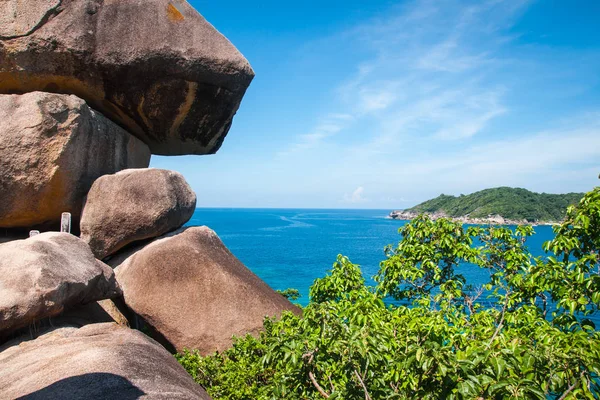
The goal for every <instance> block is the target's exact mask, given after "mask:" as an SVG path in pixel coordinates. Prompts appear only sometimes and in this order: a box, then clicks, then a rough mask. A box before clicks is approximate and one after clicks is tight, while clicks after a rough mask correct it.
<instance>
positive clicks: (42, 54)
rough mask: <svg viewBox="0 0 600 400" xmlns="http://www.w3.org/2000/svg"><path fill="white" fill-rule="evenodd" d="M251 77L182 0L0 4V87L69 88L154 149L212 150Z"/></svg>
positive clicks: (38, 0) (173, 152)
mask: <svg viewBox="0 0 600 400" xmlns="http://www.w3.org/2000/svg"><path fill="white" fill-rule="evenodd" d="M253 77H254V72H253V71H252V68H251V67H250V64H249V63H248V61H247V60H246V59H245V58H244V56H242V54H240V53H239V52H238V50H237V49H236V48H235V47H234V46H233V45H232V44H231V43H230V42H229V41H228V40H227V38H225V37H224V36H223V35H221V34H220V33H219V32H218V31H217V30H216V29H215V28H214V27H213V26H212V25H211V24H210V23H208V22H207V21H206V20H205V19H204V18H203V17H202V16H201V15H200V14H199V13H198V12H197V11H196V10H194V8H193V7H191V6H190V5H189V4H188V3H187V2H186V1H185V0H128V1H117V0H85V1H81V0H62V1H49V0H45V1H41V0H4V1H2V2H0V93H25V92H31V91H34V90H43V91H49V92H56V93H69V94H76V95H77V96H79V97H81V98H83V99H85V100H86V101H87V102H88V103H89V104H90V105H91V106H92V107H94V108H95V109H97V110H99V111H101V112H102V113H103V114H104V115H106V116H107V117H109V118H110V119H112V120H113V121H115V122H117V123H119V124H120V125H121V126H123V127H125V128H126V129H128V130H129V131H130V132H132V133H134V134H135V135H136V136H138V137H139V138H140V139H142V140H143V141H144V142H146V143H147V144H148V145H149V146H150V149H151V150H152V153H154V154H163V155H179V154H206V153H214V152H216V151H217V150H218V149H219V147H220V146H221V143H222V142H223V139H224V138H225V135H226V134H227V132H228V130H229V128H230V126H231V123H232V119H233V116H234V114H235V113H236V111H237V109H238V107H239V105H240V102H241V100H242V97H243V96H244V93H245V91H246V89H247V88H248V86H249V84H250V82H251V81H252V78H253Z"/></svg>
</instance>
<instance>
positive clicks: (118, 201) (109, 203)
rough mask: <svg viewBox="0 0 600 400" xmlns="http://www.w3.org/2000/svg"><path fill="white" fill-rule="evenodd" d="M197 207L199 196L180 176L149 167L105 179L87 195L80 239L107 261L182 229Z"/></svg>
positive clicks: (101, 179) (96, 183)
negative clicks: (122, 251) (126, 248)
mask: <svg viewBox="0 0 600 400" xmlns="http://www.w3.org/2000/svg"><path fill="white" fill-rule="evenodd" d="M195 209H196V195H195V193H194V192H193V191H192V188H190V186H189V185H188V184H187V182H186V181H185V178H184V177H183V176H182V175H181V174H180V173H178V172H174V171H167V170H164V169H154V168H146V169H130V170H125V171H121V172H118V173H116V174H114V175H105V176H103V177H101V178H99V179H98V180H96V182H94V185H93V186H92V188H91V189H90V191H89V193H88V196H87V200H86V203H85V207H84V210H83V213H82V216H81V238H82V239H83V240H84V241H86V242H87V243H88V244H89V245H90V247H91V249H92V251H93V252H94V254H95V255H96V257H98V258H100V259H102V258H104V257H106V256H108V255H110V254H112V253H114V252H116V251H117V250H119V249H120V248H122V247H124V246H126V245H128V244H129V243H132V242H135V241H138V240H144V239H151V238H155V237H157V236H160V235H162V234H164V233H166V232H169V231H172V230H174V229H177V228H179V227H180V226H182V225H183V224H185V223H186V222H187V221H188V220H189V219H190V218H191V217H192V215H193V214H194V210H195Z"/></svg>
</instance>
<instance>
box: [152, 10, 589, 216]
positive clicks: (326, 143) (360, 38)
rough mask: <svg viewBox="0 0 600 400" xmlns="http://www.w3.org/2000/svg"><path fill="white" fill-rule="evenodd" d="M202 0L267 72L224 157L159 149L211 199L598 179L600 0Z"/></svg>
mask: <svg viewBox="0 0 600 400" xmlns="http://www.w3.org/2000/svg"><path fill="white" fill-rule="evenodd" d="M191 4H192V5H193V6H194V7H195V8H196V9H197V10H198V11H199V12H200V13H201V14H202V15H204V17H205V18H206V19H207V20H208V21H210V22H211V23H212V24H213V25H214V26H215V27H216V28H217V29H218V30H219V31H220V32H221V33H223V34H224V35H225V36H227V37H228V38H229V40H231V42H232V43H233V44H234V45H236V47H237V48H238V49H239V50H240V51H241V52H242V53H243V54H244V55H245V56H246V58H247V59H248V60H249V61H250V63H251V64H252V66H253V68H254V70H255V72H256V78H255V80H254V81H253V83H252V85H251V86H250V88H249V90H248V92H247V94H246V97H245V98H244V100H243V102H242V106H241V108H240V110H239V112H238V114H237V115H236V117H235V119H234V123H233V127H232V129H231V131H230V132H229V134H228V136H227V138H226V139H225V142H224V144H223V146H222V147H221V149H220V150H219V152H218V153H217V154H215V155H211V156H183V157H157V156H153V158H152V162H151V166H153V167H157V168H168V169H173V170H177V171H179V172H181V173H182V174H183V175H184V176H185V177H186V179H187V180H188V182H189V183H190V184H191V185H192V187H193V189H194V190H195V191H196V193H197V195H198V206H199V207H299V208H300V207H303V208H382V209H396V208H406V207H409V206H412V205H414V204H417V203H419V202H421V201H423V200H426V199H428V198H431V197H435V196H437V195H439V194H440V193H445V194H455V195H458V194H461V193H464V194H466V193H471V192H473V191H477V190H480V189H484V188H488V187H496V186H517V187H524V188H527V189H530V190H534V191H538V192H548V193H561V192H571V191H587V190H590V189H591V188H593V187H594V186H597V185H598V184H599V183H600V181H599V180H598V174H599V173H600V1H596V0H572V1H564V0H560V1H559V0H538V1H528V0H504V1H503V0H489V1H481V0H480V1H466V0H460V1H459V0H416V1H389V0H385V1H384V0H369V1H366V0H363V1H358V0H344V1H338V0H331V1H328V0H321V1H313V0H305V1H293V2H292V1H281V0H279V1H272V0H264V1H260V2H247V1H237V0H232V1H228V2H220V1H214V0H195V1H191Z"/></svg>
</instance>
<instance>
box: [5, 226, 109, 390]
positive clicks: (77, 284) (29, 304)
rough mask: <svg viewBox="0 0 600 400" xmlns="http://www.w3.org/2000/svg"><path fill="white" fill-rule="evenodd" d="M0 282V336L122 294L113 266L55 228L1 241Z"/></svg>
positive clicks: (70, 236) (83, 244) (75, 239)
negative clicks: (20, 238)
mask: <svg viewBox="0 0 600 400" xmlns="http://www.w3.org/2000/svg"><path fill="white" fill-rule="evenodd" d="M0 288H1V289H2V290H0V336H6V335H7V334H8V333H10V332H12V331H14V330H16V329H18V328H21V327H24V326H27V325H29V324H30V323H32V322H34V321H37V320H40V319H42V318H46V317H51V316H55V315H58V314H60V313H61V312H62V311H63V310H65V309H68V308H72V307H74V306H76V305H80V304H86V303H90V302H93V301H96V300H103V299H108V298H113V297H117V296H119V295H120V294H121V290H120V288H119V286H118V284H117V282H116V280H115V275H114V273H113V271H112V269H111V268H110V267H109V266H108V265H106V264H104V263H102V262H101V261H98V260H96V259H95V258H94V255H93V254H92V252H91V251H90V248H89V247H88V245H87V244H86V243H85V242H83V241H82V240H80V239H79V238H77V237H76V236H73V235H70V234H68V233H58V232H48V233H42V234H39V235H36V236H34V237H32V238H29V239H25V240H16V241H12V242H9V243H4V244H0ZM0 387H1V386H0Z"/></svg>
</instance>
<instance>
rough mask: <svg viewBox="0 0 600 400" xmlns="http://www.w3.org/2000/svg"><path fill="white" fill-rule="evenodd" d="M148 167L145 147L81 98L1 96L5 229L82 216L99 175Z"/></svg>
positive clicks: (0, 208) (0, 223) (0, 183)
mask: <svg viewBox="0 0 600 400" xmlns="http://www.w3.org/2000/svg"><path fill="white" fill-rule="evenodd" d="M0 64H1V62H0ZM0 81H1V79H0ZM0 85H1V83H0ZM149 162H150V150H149V149H148V146H146V145H145V144H144V143H143V142H141V141H140V140H139V139H137V138H135V137H134V136H131V135H130V134H128V133H127V132H126V131H125V130H123V129H122V128H121V127H119V126H118V125H115V124H114V123H113V122H111V121H110V120H108V119H106V118H105V117H104V116H102V115H101V114H100V113H98V112H96V111H94V110H92V109H91V108H89V107H88V106H87V104H86V103H85V102H84V101H83V100H81V99H80V98H78V97H76V96H70V95H62V94H54V93H45V92H32V93H27V94H24V95H0V193H1V194H0V197H1V201H0V227H2V228H15V227H21V228H23V227H25V228H26V227H31V226H35V225H42V224H49V223H56V224H57V225H56V226H58V222H59V221H60V216H61V213H62V212H65V211H68V212H71V213H72V214H73V216H74V217H75V219H77V218H78V217H79V214H80V213H81V208H82V206H83V201H84V198H85V195H86V194H87V192H88V190H89V189H90V187H91V186H92V183H93V182H94V180H96V178H98V177H100V176H102V175H104V174H112V173H115V172H117V171H120V170H122V169H126V168H144V167H147V166H148V163H149Z"/></svg>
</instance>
